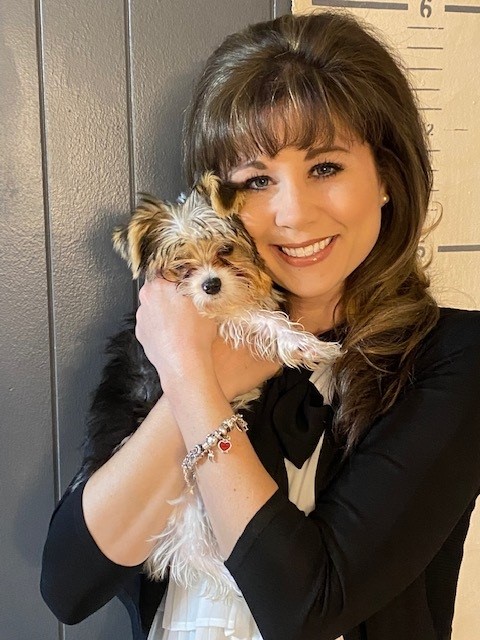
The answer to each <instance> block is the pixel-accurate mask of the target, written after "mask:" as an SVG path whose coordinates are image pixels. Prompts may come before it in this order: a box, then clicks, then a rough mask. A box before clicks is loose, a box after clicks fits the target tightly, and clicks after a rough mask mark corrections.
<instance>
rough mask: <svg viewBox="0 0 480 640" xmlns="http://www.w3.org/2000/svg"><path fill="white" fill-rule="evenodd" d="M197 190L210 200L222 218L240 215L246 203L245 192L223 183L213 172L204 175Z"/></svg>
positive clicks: (196, 187) (198, 183) (197, 184)
mask: <svg viewBox="0 0 480 640" xmlns="http://www.w3.org/2000/svg"><path fill="white" fill-rule="evenodd" d="M195 189H196V190H197V191H198V192H199V193H201V194H202V195H203V196H205V197H206V198H207V199H208V200H210V203H211V205H212V208H213V210H214V211H215V213H217V214H218V215H219V216H220V217H221V218H226V217H227V216H231V215H232V214H234V213H238V212H239V211H240V209H241V208H242V206H243V204H244V202H245V192H244V191H242V190H241V189H239V188H238V187H234V186H233V185H231V184H228V183H226V182H222V181H221V180H220V178H219V177H218V176H217V175H215V174H214V173H213V172H212V171H208V172H207V173H204V174H203V176H202V177H201V178H200V180H199V181H198V182H197V183H196V185H195Z"/></svg>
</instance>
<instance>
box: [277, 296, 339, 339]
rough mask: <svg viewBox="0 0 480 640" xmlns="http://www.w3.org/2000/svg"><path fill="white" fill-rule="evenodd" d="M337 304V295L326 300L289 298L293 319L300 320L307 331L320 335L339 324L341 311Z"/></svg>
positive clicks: (290, 314) (289, 308)
mask: <svg viewBox="0 0 480 640" xmlns="http://www.w3.org/2000/svg"><path fill="white" fill-rule="evenodd" d="M337 304H338V298H337V297H335V298H334V299H332V300H328V301H326V302H325V301H324V300H323V301H322V302H319V301H318V300H316V299H312V300H311V299H308V298H307V299H304V298H295V297H292V298H290V299H289V300H288V311H289V316H290V319H291V320H293V321H295V322H300V324H302V325H303V327H304V328H305V330H306V331H310V332H311V333H313V334H315V335H318V334H320V333H324V332H325V331H329V330H330V329H332V328H333V327H334V326H335V324H338V322H339V320H340V319H341V313H340V310H339V309H338V308H336V307H337Z"/></svg>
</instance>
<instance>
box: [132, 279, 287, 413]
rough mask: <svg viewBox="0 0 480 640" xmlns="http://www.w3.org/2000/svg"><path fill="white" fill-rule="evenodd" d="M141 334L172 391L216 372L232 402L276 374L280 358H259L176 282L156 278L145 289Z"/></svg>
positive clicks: (139, 323)
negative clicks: (221, 332)
mask: <svg viewBox="0 0 480 640" xmlns="http://www.w3.org/2000/svg"><path fill="white" fill-rule="evenodd" d="M139 299H140V307H139V308H138V311H137V325H136V336H137V339H138V340H139V342H140V343H141V344H142V346H143V348H144V351H145V354H146V356H147V358H148V359H149V360H150V362H151V363H152V364H153V365H154V366H155V368H156V369H157V371H158V374H159V376H160V379H161V381H162V388H163V389H164V391H165V392H167V393H168V390H169V389H171V388H172V385H177V384H180V385H181V386H182V389H185V385H187V384H188V382H189V381H192V383H193V384H195V382H196V381H197V382H198V380H199V376H202V375H203V376H206V377H208V376H215V378H216V380H217V381H218V383H219V385H220V387H221V389H222V391H223V393H224V394H225V397H226V398H227V400H228V401H229V402H231V401H232V400H233V398H234V397H236V396H238V395H240V394H242V393H246V392H248V391H251V390H252V389H253V388H255V387H257V386H258V385H259V384H261V383H262V382H264V381H265V380H267V379H268V378H270V377H272V375H274V374H275V372H276V371H278V369H279V368H280V365H279V363H275V362H269V361H266V360H259V359H256V358H254V357H253V356H252V355H251V353H250V351H249V350H248V348H246V347H243V348H240V349H233V348H232V347H231V346H230V345H229V344H226V343H225V342H224V341H223V340H221V339H220V338H218V337H217V325H216V324H215V322H214V321H213V320H209V319H207V318H205V317H203V316H202V315H200V314H199V313H198V311H197V309H196V308H195V306H194V304H193V302H192V300H191V298H189V297H188V296H184V295H182V294H181V293H180V292H179V291H178V290H177V288H176V286H175V284H173V283H171V282H167V281H166V280H163V279H160V278H156V279H155V280H152V281H149V282H146V283H145V284H144V286H143V287H142V288H141V290H140V295H139Z"/></svg>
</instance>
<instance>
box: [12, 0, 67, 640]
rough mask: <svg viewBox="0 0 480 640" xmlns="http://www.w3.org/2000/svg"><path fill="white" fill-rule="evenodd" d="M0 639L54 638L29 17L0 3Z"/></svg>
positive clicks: (39, 198) (44, 317)
mask: <svg viewBox="0 0 480 640" xmlns="http://www.w3.org/2000/svg"><path fill="white" fill-rule="evenodd" d="M0 68H1V74H2V87H3V90H2V91H0V126H1V129H0V242H1V252H0V256H1V257H0V326H1V339H0V366H1V375H0V403H1V414H2V426H1V431H0V433H1V446H0V485H1V487H2V490H1V491H0V512H1V514H2V523H1V527H0V554H1V567H2V570H1V572H0V593H1V605H0V637H1V638H2V640H3V639H5V640H25V638H30V637H36V638H56V637H57V629H58V625H57V623H56V621H55V620H54V619H53V618H52V616H51V615H50V614H49V612H48V611H47V610H46V609H45V606H44V605H43V603H42V601H41V598H40V594H39V592H38V581H39V572H40V554H41V549H42V545H43V539H44V536H45V531H46V528H47V524H48V520H49V518H50V512H51V510H52V507H53V505H54V496H53V486H54V472H53V469H54V466H53V458H52V438H51V395H50V394H51V391H50V359H49V338H48V295H47V270H46V255H45V228H44V212H43V186H42V153H41V138H40V118H39V87H38V74H37V55H36V31H35V8H34V5H33V3H31V2H27V0H3V2H2V3H0Z"/></svg>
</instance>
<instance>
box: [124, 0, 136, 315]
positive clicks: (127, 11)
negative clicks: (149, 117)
mask: <svg viewBox="0 0 480 640" xmlns="http://www.w3.org/2000/svg"><path fill="white" fill-rule="evenodd" d="M124 16H125V17H124V20H125V74H126V83H125V86H126V101H127V102H126V105H127V109H126V115H127V137H128V174H129V184H130V210H131V211H133V209H134V207H135V201H136V194H137V182H136V176H135V145H134V142H133V141H134V140H135V119H134V107H133V89H132V87H133V65H132V5H131V0H124ZM138 288H139V285H138V281H133V283H132V309H133V310H135V309H136V307H137V302H138Z"/></svg>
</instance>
